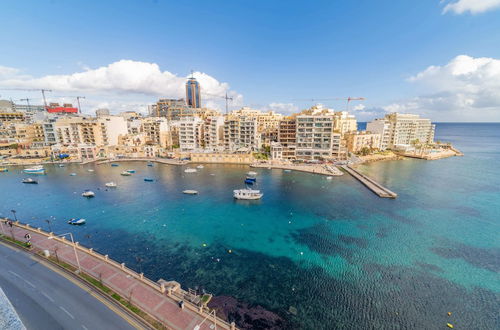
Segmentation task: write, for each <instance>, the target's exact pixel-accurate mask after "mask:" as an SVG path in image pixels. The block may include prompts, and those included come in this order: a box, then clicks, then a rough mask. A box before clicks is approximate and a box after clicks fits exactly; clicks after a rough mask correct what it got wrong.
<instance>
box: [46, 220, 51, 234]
mask: <svg viewBox="0 0 500 330" xmlns="http://www.w3.org/2000/svg"><path fill="white" fill-rule="evenodd" d="M45 222H46V223H47V224H48V225H49V233H51V232H52V227H51V226H50V220H49V219H47V220H45Z"/></svg>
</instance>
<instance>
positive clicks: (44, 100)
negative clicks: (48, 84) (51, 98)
mask: <svg viewBox="0 0 500 330" xmlns="http://www.w3.org/2000/svg"><path fill="white" fill-rule="evenodd" d="M1 90H4V91H23V92H36V91H38V92H42V98H43V105H44V106H45V109H47V100H46V99H45V92H52V90H50V89H43V88H42V89H25V88H2V89H1ZM24 100H25V99H23V101H24Z"/></svg>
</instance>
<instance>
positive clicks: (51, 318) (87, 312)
mask: <svg viewBox="0 0 500 330" xmlns="http://www.w3.org/2000/svg"><path fill="white" fill-rule="evenodd" d="M0 265H1V267H0V287H2V289H3V291H4V292H5V294H6V295H7V297H8V298H9V300H10V302H11V303H12V305H13V306H14V308H15V309H16V312H17V313H18V314H19V317H20V318H21V320H22V321H23V323H24V325H25V326H26V328H27V329H28V330H30V329H36V330H38V329H41V330H45V329H47V330H49V329H50V330H54V329H82V330H90V329H92V330H94V329H106V330H108V329H136V328H137V327H138V325H137V324H135V325H134V326H132V324H131V323H129V321H130V322H133V321H132V320H129V321H127V320H125V319H124V318H122V317H121V316H119V315H118V314H117V313H116V312H115V311H113V310H111V309H110V308H113V309H116V307H113V306H110V307H108V306H107V305H106V304H104V303H103V302H102V301H101V299H102V298H100V299H97V298H96V296H95V295H96V294H95V293H93V292H90V290H89V289H87V288H84V287H80V286H79V285H77V284H75V283H73V282H72V281H70V280H69V279H67V278H66V277H65V276H63V275H62V273H59V272H56V271H54V270H52V269H50V268H48V267H46V266H45V265H44V264H42V263H40V262H38V261H37V259H35V258H34V257H32V256H31V255H30V254H28V253H26V252H23V251H20V250H15V249H13V248H10V247H7V246H6V245H3V244H0ZM66 276H67V275H66ZM108 304H109V303H108ZM117 312H118V313H122V312H120V311H119V310H117ZM122 315H123V314H122Z"/></svg>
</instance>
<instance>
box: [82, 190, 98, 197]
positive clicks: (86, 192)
mask: <svg viewBox="0 0 500 330" xmlns="http://www.w3.org/2000/svg"><path fill="white" fill-rule="evenodd" d="M82 196H83V197H87V198H92V197H95V194H94V192H93V191H91V190H85V191H84V192H83V193H82Z"/></svg>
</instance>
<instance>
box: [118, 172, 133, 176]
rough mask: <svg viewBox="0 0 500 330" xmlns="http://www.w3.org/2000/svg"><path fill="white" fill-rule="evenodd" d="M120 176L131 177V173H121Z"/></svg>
mask: <svg viewBox="0 0 500 330" xmlns="http://www.w3.org/2000/svg"><path fill="white" fill-rule="evenodd" d="M120 174H121V175H123V176H131V175H132V173H130V172H128V171H123V172H121V173H120Z"/></svg>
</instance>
